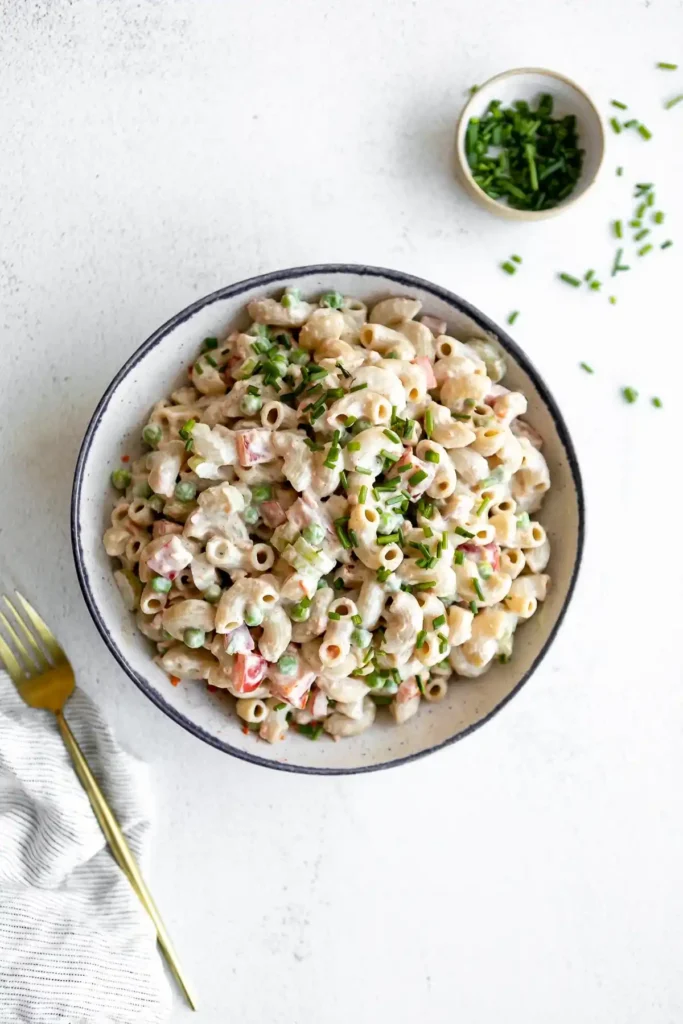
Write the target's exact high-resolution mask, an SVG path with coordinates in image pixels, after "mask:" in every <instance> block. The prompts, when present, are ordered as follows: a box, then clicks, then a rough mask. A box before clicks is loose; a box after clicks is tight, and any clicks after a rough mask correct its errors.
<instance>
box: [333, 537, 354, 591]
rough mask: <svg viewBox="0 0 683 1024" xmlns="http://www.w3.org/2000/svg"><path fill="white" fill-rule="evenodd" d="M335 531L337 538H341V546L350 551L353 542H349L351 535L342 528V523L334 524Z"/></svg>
mask: <svg viewBox="0 0 683 1024" xmlns="http://www.w3.org/2000/svg"><path fill="white" fill-rule="evenodd" d="M334 529H335V532H336V534H337V537H338V538H339V543H340V544H341V546H342V547H343V548H344V549H345V550H346V551H348V550H349V548H350V547H351V541H350V540H349V535H348V533H347V532H346V529H345V527H344V526H342V524H341V523H335V524H334ZM342 586H343V584H342Z"/></svg>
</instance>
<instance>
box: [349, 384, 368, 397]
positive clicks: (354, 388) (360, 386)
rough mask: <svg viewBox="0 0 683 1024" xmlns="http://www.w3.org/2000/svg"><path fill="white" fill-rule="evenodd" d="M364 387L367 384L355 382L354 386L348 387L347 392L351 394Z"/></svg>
mask: <svg viewBox="0 0 683 1024" xmlns="http://www.w3.org/2000/svg"><path fill="white" fill-rule="evenodd" d="M366 387H367V384H356V386H355V387H353V388H349V394H350V395H352V394H353V393H354V391H362V390H363V388H366Z"/></svg>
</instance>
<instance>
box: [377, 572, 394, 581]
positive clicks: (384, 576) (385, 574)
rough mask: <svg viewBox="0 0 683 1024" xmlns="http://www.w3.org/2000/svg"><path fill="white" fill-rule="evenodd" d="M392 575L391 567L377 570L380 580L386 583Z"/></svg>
mask: <svg viewBox="0 0 683 1024" xmlns="http://www.w3.org/2000/svg"><path fill="white" fill-rule="evenodd" d="M390 576H391V569H378V570H377V579H378V581H379V582H380V583H386V581H387V580H388V579H389V577H390Z"/></svg>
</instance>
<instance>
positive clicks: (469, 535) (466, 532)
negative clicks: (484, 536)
mask: <svg viewBox="0 0 683 1024" xmlns="http://www.w3.org/2000/svg"><path fill="white" fill-rule="evenodd" d="M455 532H456V533H457V534H458V536H459V537H467V539H468V540H472V537H474V534H473V533H470V531H469V530H466V529H465V527H464V526H456V528H455Z"/></svg>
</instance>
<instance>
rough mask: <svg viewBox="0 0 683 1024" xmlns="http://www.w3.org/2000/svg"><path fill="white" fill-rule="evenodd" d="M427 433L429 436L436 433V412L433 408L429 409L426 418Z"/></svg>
mask: <svg viewBox="0 0 683 1024" xmlns="http://www.w3.org/2000/svg"><path fill="white" fill-rule="evenodd" d="M424 425H425V434H426V435H427V437H431V436H432V434H433V433H434V414H433V413H432V410H431V409H427V411H426V413H425V419H424Z"/></svg>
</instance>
